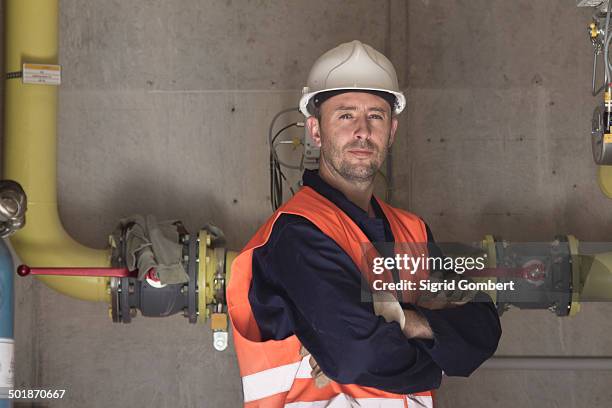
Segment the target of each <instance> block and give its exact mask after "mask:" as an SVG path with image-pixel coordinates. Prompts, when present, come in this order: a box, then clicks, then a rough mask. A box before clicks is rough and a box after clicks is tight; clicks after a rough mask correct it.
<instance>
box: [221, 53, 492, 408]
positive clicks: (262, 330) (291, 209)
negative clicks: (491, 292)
mask: <svg viewBox="0 0 612 408" xmlns="http://www.w3.org/2000/svg"><path fill="white" fill-rule="evenodd" d="M304 91H305V92H304V95H303V96H302V99H301V101H300V110H301V111H302V112H303V113H304V115H305V116H306V117H307V120H306V125H307V129H308V131H309V132H310V135H311V137H312V138H313V140H314V141H315V142H316V143H317V144H318V145H320V148H321V156H320V167H319V171H318V172H316V171H309V170H306V171H305V172H304V175H303V184H304V187H303V188H302V189H301V190H300V191H299V192H298V193H297V194H296V195H295V196H294V197H293V198H291V199H290V200H289V201H288V202H287V203H286V204H284V205H283V206H282V207H281V208H280V209H279V210H278V211H276V212H275V213H274V215H273V216H272V217H271V218H270V219H269V220H268V222H267V223H266V224H265V225H264V226H262V227H261V228H260V229H259V231H258V232H257V233H256V234H255V236H254V237H253V238H252V239H251V241H250V242H249V243H248V244H247V246H246V247H245V249H244V250H243V251H242V252H241V254H240V255H239V256H238V257H237V258H236V260H235V262H234V263H233V266H232V275H231V279H230V282H229V286H228V289H227V298H228V306H229V313H230V317H231V320H232V326H233V329H234V331H233V334H234V342H235V346H236V354H237V357H238V362H239V365H240V373H241V376H242V381H243V390H244V399H245V407H262V408H263V407H265V408H268V407H269V408H272V407H285V406H287V407H301V408H302V407H353V406H360V407H413V406H415V407H417V406H421V407H422V406H425V407H431V406H433V399H432V391H431V390H433V389H435V388H438V387H439V386H440V382H441V378H442V374H443V373H444V374H446V375H448V376H469V375H470V374H471V373H472V372H473V371H474V370H475V369H476V368H477V367H478V366H479V365H480V364H482V362H484V361H485V360H486V359H487V358H489V357H490V356H491V355H493V353H494V352H495V350H496V348H497V344H498V341H499V338H500V336H501V327H500V324H499V318H498V315H497V312H496V310H495V307H494V305H493V304H492V302H491V301H490V299H489V298H488V297H487V296H486V295H483V294H478V296H484V297H485V298H484V299H482V298H481V299H474V301H469V302H466V301H463V302H457V303H453V302H442V303H439V302H438V303H426V304H424V305H415V304H410V303H402V304H401V308H400V304H399V303H398V302H397V301H396V300H395V297H391V301H392V302H391V303H389V304H374V305H373V304H372V303H371V302H364V301H362V282H363V274H364V273H366V272H367V271H363V270H360V266H358V265H362V259H363V256H364V254H363V252H362V251H363V244H364V243H379V242H388V243H393V242H413V243H425V242H427V243H428V245H429V248H430V256H432V255H435V252H436V250H437V249H436V247H435V245H434V246H433V247H432V246H431V245H432V244H434V241H433V237H432V235H431V232H430V231H429V228H428V227H427V226H426V225H425V223H424V222H423V221H422V220H421V219H420V218H418V217H417V216H415V215H414V214H411V213H408V212H405V211H402V210H399V209H396V208H393V207H391V206H389V205H387V204H386V203H384V202H382V201H381V200H379V199H377V198H375V197H374V196H373V195H372V191H373V187H374V177H375V175H376V172H377V171H378V169H379V168H380V166H381V165H382V163H383V161H384V159H385V157H386V154H387V150H388V148H389V147H390V146H391V144H392V143H393V140H394V138H395V135H396V130H397V123H398V121H397V118H396V115H398V114H399V113H400V112H401V111H402V109H403V108H404V106H405V99H404V95H403V94H402V93H401V92H400V91H399V87H398V82H397V77H396V73H395V69H394V68H393V66H392V64H391V62H390V61H389V60H388V59H387V58H386V57H385V56H384V55H382V54H381V53H379V52H378V51H376V50H375V49H373V48H372V47H370V46H368V45H365V44H362V43H361V42H359V41H353V42H350V43H345V44H341V45H340V46H338V47H336V48H334V49H332V50H330V51H328V52H327V53H325V54H323V55H322V56H321V57H320V58H319V59H318V60H317V61H316V63H315V64H314V66H313V68H312V70H311V72H310V75H309V79H308V88H305V90H304ZM431 248H433V250H432V249H431ZM432 251H433V253H432ZM385 256H393V254H388V255H385ZM476 300H478V301H476ZM398 310H399V313H397V312H398ZM393 313H396V314H395V315H394V314H393ZM383 316H384V318H383ZM393 320H395V321H393ZM398 323H399V324H398ZM306 350H307V351H306Z"/></svg>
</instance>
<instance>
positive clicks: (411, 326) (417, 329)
mask: <svg viewBox="0 0 612 408" xmlns="http://www.w3.org/2000/svg"><path fill="white" fill-rule="evenodd" d="M404 316H405V317H406V325H405V326H404V328H403V329H402V332H404V336H406V337H408V338H409V339H414V338H418V339H433V331H432V330H431V327H430V326H429V323H428V322H427V319H425V318H424V317H423V316H421V315H420V314H419V313H418V312H415V311H414V310H404Z"/></svg>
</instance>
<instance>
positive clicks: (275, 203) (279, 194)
mask: <svg viewBox="0 0 612 408" xmlns="http://www.w3.org/2000/svg"><path fill="white" fill-rule="evenodd" d="M297 125H298V124H297V122H295V123H291V124H289V125H287V126H284V127H283V128H281V129H280V130H279V131H278V132H276V133H275V134H274V137H272V139H270V204H271V205H272V210H273V211H276V210H277V209H278V208H279V207H280V206H281V205H282V203H283V181H284V182H285V183H286V182H287V177H285V174H284V173H283V171H282V169H281V165H280V162H279V160H278V157H277V155H276V150H275V147H274V143H275V142H276V139H277V138H278V137H279V136H280V135H281V133H283V132H284V131H285V130H287V129H289V128H292V127H294V126H297ZM289 189H290V191H291V193H293V189H292V188H291V187H290V188H289Z"/></svg>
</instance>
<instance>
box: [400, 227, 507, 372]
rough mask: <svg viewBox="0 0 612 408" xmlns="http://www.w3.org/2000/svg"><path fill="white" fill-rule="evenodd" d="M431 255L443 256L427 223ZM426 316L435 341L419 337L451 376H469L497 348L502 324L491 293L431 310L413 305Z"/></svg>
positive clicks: (479, 293) (424, 346) (435, 359)
mask: <svg viewBox="0 0 612 408" xmlns="http://www.w3.org/2000/svg"><path fill="white" fill-rule="evenodd" d="M427 238H428V250H429V254H430V256H443V254H442V251H441V250H440V248H439V247H438V245H437V244H436V243H435V240H434V238H433V234H432V233H431V230H430V229H429V227H428V226H427ZM410 307H411V308H413V309H414V310H416V311H418V312H419V313H420V314H421V315H422V316H423V317H425V318H426V319H427V321H428V323H429V325H430V327H431V329H432V332H433V334H434V339H433V340H417V342H419V343H420V344H421V345H422V346H423V349H424V350H425V351H426V352H427V353H428V354H429V355H430V356H431V358H432V359H433V360H434V361H435V362H436V363H437V365H438V366H439V367H440V368H441V369H442V370H443V371H444V374H446V375H448V376H461V377H467V376H469V375H470V374H471V373H472V372H474V370H476V369H477V368H478V367H479V366H480V365H481V364H482V363H483V362H484V361H485V360H487V359H488V358H490V357H491V356H492V355H493V354H494V353H495V350H496V349H497V345H498V343H499V339H500V338H501V333H502V329H501V324H500V321H499V316H498V313H497V310H496V308H495V305H494V304H493V302H492V301H491V298H490V297H489V295H487V294H486V293H484V292H478V293H477V294H476V297H475V298H474V300H473V301H471V302H468V303H466V304H465V305H463V306H458V307H455V308H449V309H439V310H429V309H426V308H422V307H418V306H414V305H410Z"/></svg>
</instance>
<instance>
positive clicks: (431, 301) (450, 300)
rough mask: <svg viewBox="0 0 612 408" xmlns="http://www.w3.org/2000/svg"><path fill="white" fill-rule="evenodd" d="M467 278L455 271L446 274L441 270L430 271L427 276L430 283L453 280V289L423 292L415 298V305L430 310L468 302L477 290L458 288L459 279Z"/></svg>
mask: <svg viewBox="0 0 612 408" xmlns="http://www.w3.org/2000/svg"><path fill="white" fill-rule="evenodd" d="M466 279H468V278H466V277H463V276H461V275H459V274H456V273H450V274H446V276H445V275H444V274H443V273H441V272H438V271H436V272H432V273H431V274H430V276H429V280H430V281H431V282H432V283H434V282H435V283H437V282H446V283H449V284H450V283H451V282H453V281H454V287H455V288H456V289H455V290H439V291H437V292H423V293H421V295H420V296H419V299H418V300H417V303H416V304H417V306H420V307H424V308H426V309H430V310H438V309H448V308H453V307H457V306H462V305H465V304H466V303H468V302H470V301H471V300H473V299H474V296H476V293H477V291H475V290H461V289H458V287H459V284H458V282H459V281H460V280H466Z"/></svg>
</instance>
